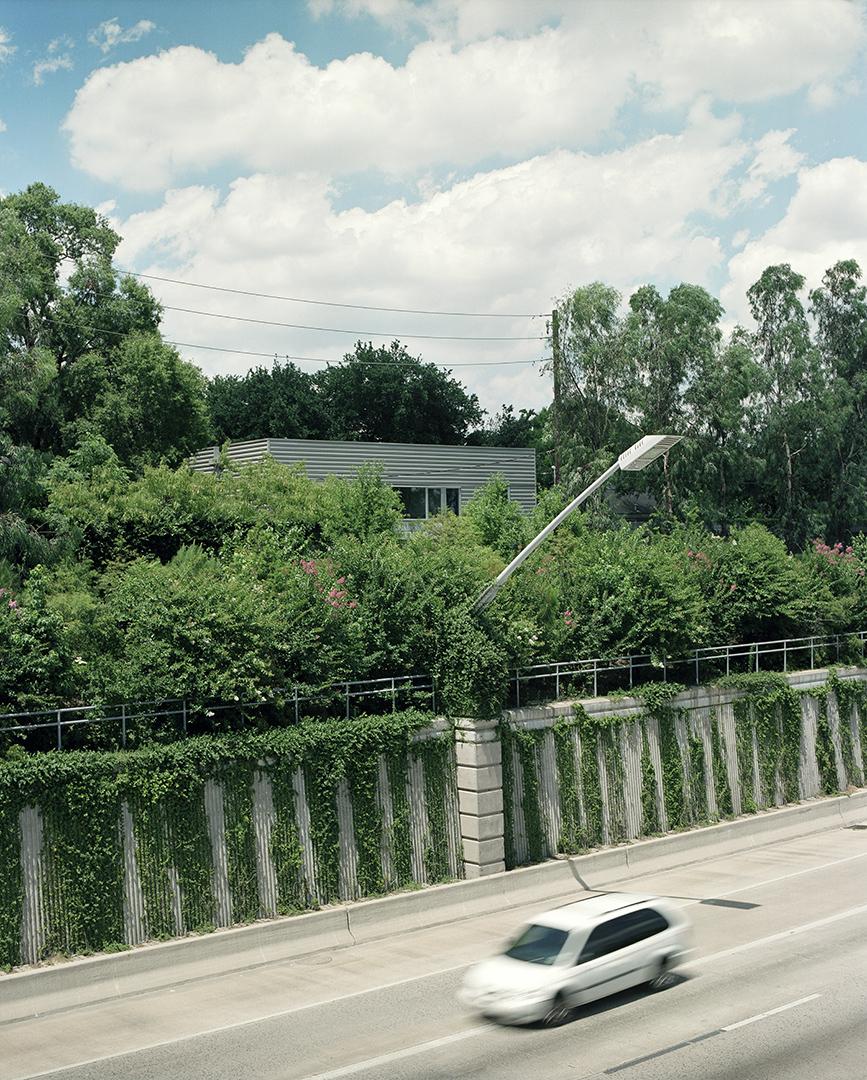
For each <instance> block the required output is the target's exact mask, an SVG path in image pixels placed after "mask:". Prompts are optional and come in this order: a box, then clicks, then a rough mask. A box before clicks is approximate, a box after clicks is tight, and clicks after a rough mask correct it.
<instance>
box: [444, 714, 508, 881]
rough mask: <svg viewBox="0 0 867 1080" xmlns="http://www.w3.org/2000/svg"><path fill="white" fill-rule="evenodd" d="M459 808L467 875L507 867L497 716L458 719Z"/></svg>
mask: <svg viewBox="0 0 867 1080" xmlns="http://www.w3.org/2000/svg"><path fill="white" fill-rule="evenodd" d="M455 756H456V759H457V767H458V809H459V810H460V818H461V843H462V845H463V849H464V875H465V876H466V877H468V878H476V877H485V876H486V875H488V874H496V873H499V872H500V871H501V870H505V869H506V863H505V851H504V846H503V834H504V828H503V826H504V819H503V751H502V745H501V743H500V736H499V732H498V730H497V721H496V720H467V719H460V720H456V721H455Z"/></svg>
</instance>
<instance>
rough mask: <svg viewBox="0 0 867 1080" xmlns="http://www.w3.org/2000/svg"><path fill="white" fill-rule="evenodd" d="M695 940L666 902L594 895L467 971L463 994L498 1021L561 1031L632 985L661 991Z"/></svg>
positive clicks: (526, 929)
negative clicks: (581, 1012)
mask: <svg viewBox="0 0 867 1080" xmlns="http://www.w3.org/2000/svg"><path fill="white" fill-rule="evenodd" d="M689 939H690V928H689V922H688V921H687V919H686V917H685V916H684V915H683V913H682V912H681V911H680V909H678V908H677V907H675V906H674V905H673V904H671V903H669V902H668V901H667V900H664V899H660V898H658V897H652V896H635V895H630V894H628V893H605V894H598V895H591V896H587V897H583V898H582V899H580V900H575V901H572V902H571V903H568V904H564V905H563V906H562V907H558V908H554V909H553V910H552V911H546V912H545V913H544V914H542V915H539V916H537V917H536V918H535V919H534V920H533V921H532V922H529V923H526V924H525V925H524V926H523V927H522V928H521V930H520V932H519V933H518V936H517V937H516V938H515V939H514V941H513V942H512V944H511V945H510V946H509V947H508V948H507V949H506V951H505V952H504V953H502V954H500V955H499V956H495V957H493V958H492V959H490V960H485V961H483V962H482V963H480V964H476V965H475V966H474V967H472V968H471V969H470V970H469V971H468V972H467V975H466V977H465V978H464V982H463V985H462V987H461V990H460V991H459V995H458V996H459V998H460V1000H461V1001H462V1002H463V1003H464V1004H465V1005H468V1006H469V1007H470V1008H472V1009H475V1010H477V1011H478V1012H481V1013H483V1014H484V1015H485V1016H488V1017H491V1018H492V1019H496V1020H500V1021H503V1022H506V1023H511V1024H529V1023H535V1022H538V1021H542V1022H544V1023H546V1024H550V1025H555V1024H559V1023H563V1022H564V1021H565V1020H566V1019H568V1017H569V1015H570V1014H571V1012H572V1010H573V1009H575V1008H576V1007H577V1006H578V1005H584V1004H586V1003H587V1002H590V1001H595V1000H596V999H597V998H602V997H606V996H607V995H609V994H616V993H618V992H619V991H621V990H626V989H627V988H628V987H631V986H639V985H641V984H642V983H648V984H650V985H651V987H653V988H655V989H662V988H663V987H664V986H665V985H668V983H669V982H670V981H671V972H672V970H673V969H674V967H675V966H676V965H677V964H679V963H680V962H681V961H682V960H683V957H684V955H685V953H686V952H687V951H688V949H689Z"/></svg>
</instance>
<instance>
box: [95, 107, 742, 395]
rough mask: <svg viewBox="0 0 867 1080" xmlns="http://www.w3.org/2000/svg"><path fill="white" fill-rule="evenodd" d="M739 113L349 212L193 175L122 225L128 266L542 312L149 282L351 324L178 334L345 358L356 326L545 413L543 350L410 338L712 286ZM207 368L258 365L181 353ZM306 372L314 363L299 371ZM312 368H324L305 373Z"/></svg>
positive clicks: (302, 195)
mask: <svg viewBox="0 0 867 1080" xmlns="http://www.w3.org/2000/svg"><path fill="white" fill-rule="evenodd" d="M749 153H750V148H749V146H748V145H747V144H745V143H744V142H743V140H742V139H741V137H740V134H739V127H738V123H737V121H736V120H731V119H723V120H717V119H714V118H713V117H712V116H710V115H708V114H696V115H695V116H694V122H693V123H692V124H691V125H690V126H689V127H688V128H687V129H686V130H685V131H683V132H682V133H681V134H679V135H659V136H655V137H653V138H650V139H647V140H645V141H643V142H641V143H638V144H636V145H634V146H631V147H629V148H626V149H623V150H618V151H614V152H610V153H606V154H600V155H595V156H594V155H590V154H587V153H583V152H574V151H567V150H555V151H552V152H550V153H548V154H544V155H539V156H537V157H534V158H532V159H530V160H528V161H525V162H522V163H520V164H517V165H512V166H509V167H506V168H502V169H494V170H491V171H488V172H483V173H479V174H477V175H475V176H473V177H471V178H470V179H468V180H464V181H461V182H458V183H455V184H454V185H452V186H451V187H448V188H446V189H444V190H441V191H436V192H433V193H432V194H430V195H429V196H428V197H427V198H424V199H422V200H421V201H419V202H416V203H410V202H407V201H405V200H403V199H398V200H394V201H392V202H390V203H389V204H388V205H386V206H383V207H382V208H380V209H378V210H375V211H368V210H363V209H361V208H357V207H356V208H351V209H346V210H336V209H335V208H334V206H333V202H332V199H333V193H332V191H331V189H330V186H329V182H328V180H327V179H326V178H325V177H322V176H321V175H315V174H310V175H304V174H300V175H274V174H266V173H259V174H255V175H250V176H247V177H244V178H240V179H238V180H235V181H234V182H233V183H232V184H231V185H230V188H229V190H228V192H227V193H226V194H225V195H222V194H221V193H220V192H219V191H218V190H216V189H215V188H212V187H206V186H199V185H193V186H189V187H185V188H181V189H176V190H172V191H170V192H168V193H167V195H166V197H165V199H164V200H163V203H162V205H161V206H159V207H158V208H156V209H154V210H149V211H145V212H142V213H138V214H134V215H132V216H130V217H128V218H126V219H125V220H118V221H116V222H115V224H116V227H117V228H118V230H119V231H120V233H121V234H122V235H123V236H124V241H123V243H122V245H121V248H120V249H119V252H118V259H117V261H118V263H119V264H120V265H123V266H127V267H129V266H132V267H134V268H136V269H140V270H142V271H147V272H149V273H154V274H158V275H161V276H165V277H171V278H182V279H185V280H187V281H193V282H202V283H209V284H217V285H223V286H226V287H227V288H241V289H246V290H250V291H253V292H264V293H272V294H279V295H283V296H287V295H288V296H296V297H305V298H308V299H320V300H339V301H342V302H348V303H359V304H380V305H383V306H390V307H406V308H425V309H427V308H433V309H436V310H443V309H445V310H459V311H478V312H491V313H509V314H514V313H519V314H520V313H526V314H528V315H529V314H531V313H539V315H540V317H538V318H535V319H528V318H514V319H513V318H503V319H496V320H494V319H490V320H485V319H454V320H451V319H449V320H446V319H443V318H429V317H425V316H413V315H408V314H400V315H399V314H395V313H387V312H360V311H350V310H341V309H339V308H333V309H332V308H324V307H318V306H317V307H312V306H306V305H295V304H286V303H281V302H278V301H274V300H266V299H256V298H253V297H242V296H236V295H231V294H228V293H219V292H210V291H208V290H198V289H191V288H184V287H182V286H175V285H169V284H166V283H161V282H151V285H152V287H153V288H154V289H155V290H156V291H157V293H158V295H159V296H160V297H161V298H162V299H163V301H164V302H165V303H166V304H167V305H169V306H170V307H182V308H192V309H200V310H207V311H210V312H214V313H232V314H237V315H243V316H244V317H246V318H259V319H267V320H271V321H276V322H289V323H296V324H312V325H316V326H325V327H334V328H346V329H351V330H352V331H353V332H354V333H352V334H337V333H319V332H312V331H307V330H298V329H292V328H287V327H274V326H264V325H259V324H256V323H242V322H233V321H230V320H224V319H220V318H209V317H206V316H200V315H194V314H190V313H188V312H187V313H185V312H180V311H172V310H167V311H166V315H165V323H164V329H165V332H166V335H167V336H168V337H169V338H171V339H173V340H176V341H180V342H188V343H199V344H206V345H211V346H213V347H215V348H218V349H219V348H224V349H225V348H235V349H248V350H251V351H253V352H257V351H258V352H264V353H266V354H273V353H279V354H281V355H283V354H291V355H296V356H310V357H323V358H330V359H339V358H340V357H341V356H342V355H343V353H344V352H346V351H350V350H351V348H352V345H353V342H354V340H355V336H356V335H357V336H361V337H364V336H366V335H373V334H375V333H382V334H385V335H386V337H385V338H384V339H382V338H374V340H376V341H380V342H381V341H384V340H385V341H387V339H388V337H390V336H392V335H394V336H396V337H401V339H402V340H404V342H405V344H406V345H407V347H408V348H409V349H410V350H411V351H413V352H415V353H421V354H422V355H423V356H424V358H425V359H427V360H431V361H433V362H436V363H443V364H455V365H456V366H455V369H454V370H455V372H456V374H457V375H459V377H460V378H461V379H462V380H463V381H464V382H465V383H466V385H468V386H469V387H470V388H471V389H472V390H474V391H476V392H478V393H479V395H480V398H481V400H482V402H483V404H484V405H485V406H486V407H487V408H489V409H496V408H497V407H498V406H499V404H500V403H501V402H503V401H518V402H521V403H522V404H526V405H527V406H533V407H538V406H540V405H542V404H544V403H545V402H546V400H547V399H548V397H549V396H550V388H549V386H548V385H547V383H546V382H545V381H543V380H541V379H540V378H539V375H538V371H537V369H535V368H533V367H532V366H530V365H529V364H523V365H518V364H515V365H513V366H502V367H463V366H460V367H458V366H457V365H463V364H477V363H480V362H482V363H491V362H493V361H504V360H505V361H523V360H534V359H535V360H538V359H540V358H542V357H543V356H544V355H545V343H544V342H542V341H539V340H527V341H505V342H504V341H487V342H484V341H435V340H422V339H414V338H412V337H410V336H407V335H410V334H430V333H434V334H438V333H439V334H442V333H451V334H456V335H474V336H478V335H482V336H518V337H531V338H533V337H535V338H538V337H539V336H540V335H544V332H545V324H544V317H542V316H541V313H542V312H545V311H548V310H550V308H551V306H552V303H553V300H554V298H555V297H557V296H559V295H561V294H562V293H563V292H564V291H565V290H566V289H567V288H569V287H574V286H578V285H580V284H584V283H586V282H589V281H593V280H596V279H599V280H603V281H606V282H610V283H612V284H614V285H617V286H618V287H620V288H622V289H623V290H624V291H625V292H628V291H629V290H631V289H632V288H634V287H635V286H636V285H638V284H640V283H643V282H644V281H648V280H654V281H665V280H669V281H672V282H676V281H680V280H688V281H697V282H705V283H709V281H710V278H711V275H712V274H713V272H714V270H715V269H716V268H717V267H718V266H720V265H721V264H722V261H723V254H722V246H721V243H720V240H719V237H718V236H717V235H716V232H715V231H714V229H713V228H709V227H708V226H707V225H705V226H704V227H699V226H698V225H697V223H696V221H697V218H698V217H699V216H701V217H702V219H704V220H707V219H708V218H710V219H713V215H714V214H716V213H717V212H718V207H719V205H720V202H721V199H720V190H721V188H722V186H723V185H724V184H725V182H726V178H728V177H729V176H730V175H731V174H732V173H733V172H734V171H735V170H736V169H737V168H738V167H739V165H740V164H741V163H742V161H743V160H744V159H746V158H747V157H748V156H749ZM182 351H184V352H185V353H186V355H188V356H189V357H190V358H191V359H193V360H195V362H197V363H198V364H200V365H201V366H202V367H203V368H204V369H205V370H207V371H209V372H215V371H242V370H245V369H246V368H247V367H249V366H250V365H251V364H253V363H256V362H264V361H257V360H256V359H255V358H254V357H248V356H233V355H232V354H229V353H226V354H221V353H219V352H206V351H198V350H193V349H184V350H182ZM302 366H305V365H302ZM306 366H308V367H310V365H306Z"/></svg>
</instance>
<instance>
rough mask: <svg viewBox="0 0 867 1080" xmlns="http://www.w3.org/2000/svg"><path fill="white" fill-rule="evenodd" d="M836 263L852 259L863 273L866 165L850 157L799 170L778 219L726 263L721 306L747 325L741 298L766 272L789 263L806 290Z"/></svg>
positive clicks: (866, 254)
mask: <svg viewBox="0 0 867 1080" xmlns="http://www.w3.org/2000/svg"><path fill="white" fill-rule="evenodd" d="M840 259H856V260H857V261H858V262H859V263H860V265H861V267H862V268H863V269H864V270H865V272H867V162H865V161H861V160H859V159H857V158H853V157H845V158H834V159H832V160H830V161H826V162H823V163H822V164H821V165H816V166H815V167H813V168H804V169H801V171H800V172H799V174H798V188H797V191H796V192H795V194H794V196H793V197H792V199H791V201H790V202H789V205H788V207H787V208H786V211H785V213H784V214H783V216H782V218H781V219H780V220H779V221H778V222H777V224H775V225H774V226H773V227H772V228H770V229H768V230H767V231H766V232H765V233H763V234H762V235H761V236H757V237H756V238H755V239H753V240H751V241H750V242H749V243H748V244H747V245H746V246H745V247H744V249H743V250H742V251H740V252H739V253H738V254H737V255H735V256H734V257H733V258H732V259H731V261H730V263H729V280H728V282H727V284H726V286H725V287H724V289H723V293H722V299H723V303H724V304H725V306H726V308H727V310H728V311H729V314H730V315H731V316H733V317H735V318H738V319H740V320H742V321H748V320H749V311H748V308H747V303H746V299H745V294H746V291H747V289H748V288H749V287H750V286H751V285H752V284H753V283H754V282H755V281H757V280H758V278H759V276H760V275H761V273H762V271H763V270H764V269H765V267H767V266H771V265H774V264H777V263H789V264H790V265H791V266H792V267H793V269H795V270H797V271H798V272H799V273H801V274H803V275H804V276H805V277H806V279H807V286H806V287H807V288H808V289H810V288H815V287H816V286H817V285H818V284H819V283H820V282H821V280H822V275H823V274H824V272H825V271H826V270H827V269H829V268H830V267H831V266H833V265H834V263H836V262H838V261H839V260H840Z"/></svg>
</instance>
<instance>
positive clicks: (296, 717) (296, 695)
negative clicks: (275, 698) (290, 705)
mask: <svg viewBox="0 0 867 1080" xmlns="http://www.w3.org/2000/svg"><path fill="white" fill-rule="evenodd" d="M295 723H296V724H297V723H298V687H297V686H296V687H295Z"/></svg>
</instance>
